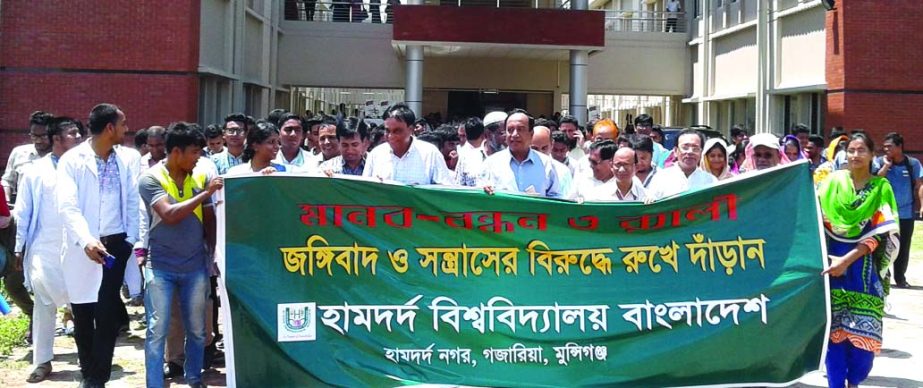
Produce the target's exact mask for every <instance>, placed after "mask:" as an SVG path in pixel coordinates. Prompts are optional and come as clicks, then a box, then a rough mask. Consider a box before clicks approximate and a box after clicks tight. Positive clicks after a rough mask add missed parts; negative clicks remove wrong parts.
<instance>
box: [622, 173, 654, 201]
mask: <svg viewBox="0 0 923 388" xmlns="http://www.w3.org/2000/svg"><path fill="white" fill-rule="evenodd" d="M615 199H617V200H619V201H626V202H634V201H636V202H644V200H646V199H647V190H645V189H644V183H641V180H640V179H638V177H636V176H633V177H631V188H630V189H628V192H626V193H623V192H622V191H621V190H619V188H618V184H616V186H615Z"/></svg>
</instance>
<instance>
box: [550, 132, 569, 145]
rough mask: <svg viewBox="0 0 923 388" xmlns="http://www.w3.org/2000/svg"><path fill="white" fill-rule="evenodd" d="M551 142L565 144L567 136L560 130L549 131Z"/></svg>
mask: <svg viewBox="0 0 923 388" xmlns="http://www.w3.org/2000/svg"><path fill="white" fill-rule="evenodd" d="M551 142H552V143H564V144H567V134H566V133H564V131H560V130H558V131H551Z"/></svg>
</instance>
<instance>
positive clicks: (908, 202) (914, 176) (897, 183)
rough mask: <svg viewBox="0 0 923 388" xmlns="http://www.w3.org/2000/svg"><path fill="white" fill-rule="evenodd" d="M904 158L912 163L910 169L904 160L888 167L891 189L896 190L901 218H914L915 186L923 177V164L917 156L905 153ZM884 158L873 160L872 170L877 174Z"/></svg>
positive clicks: (895, 196)
mask: <svg viewBox="0 0 923 388" xmlns="http://www.w3.org/2000/svg"><path fill="white" fill-rule="evenodd" d="M904 160H906V161H907V162H906V163H907V164H909V165H910V169H907V166H906V165H905V163H904V162H901V163H892V164H891V168H890V169H888V175H887V176H886V178H888V182H889V183H891V189H892V190H894V199H895V200H896V201H897V209H898V210H897V212H898V213H899V216H900V218H901V219H904V220H906V219H913V192H914V190H913V186H914V184H915V183H916V182H917V181H918V180H920V179H923V166H921V165H920V161H919V160H917V159H916V158H911V157H910V156H909V155H906V154H905V155H904ZM884 164H885V163H884V160H883V159H882V158H881V157H877V158H875V159H874V161H873V162H872V172H873V173H875V174H877V173H878V170H880V169H881V167H882V166H884Z"/></svg>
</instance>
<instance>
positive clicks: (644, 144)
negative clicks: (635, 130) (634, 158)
mask: <svg viewBox="0 0 923 388" xmlns="http://www.w3.org/2000/svg"><path fill="white" fill-rule="evenodd" d="M631 149H633V150H635V152H637V151H644V152H648V153H650V154H653V153H654V140H653V139H651V137H650V136H644V135H638V134H635V135H632V136H631Z"/></svg>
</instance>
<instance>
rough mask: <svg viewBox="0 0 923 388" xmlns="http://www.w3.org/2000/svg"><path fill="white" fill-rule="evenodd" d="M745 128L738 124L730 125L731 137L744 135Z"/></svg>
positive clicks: (745, 132)
mask: <svg viewBox="0 0 923 388" xmlns="http://www.w3.org/2000/svg"><path fill="white" fill-rule="evenodd" d="M746 134H747V130H745V129H743V128H741V127H740V126H739V125H735V126H733V127H731V137H737V136H740V135H746Z"/></svg>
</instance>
